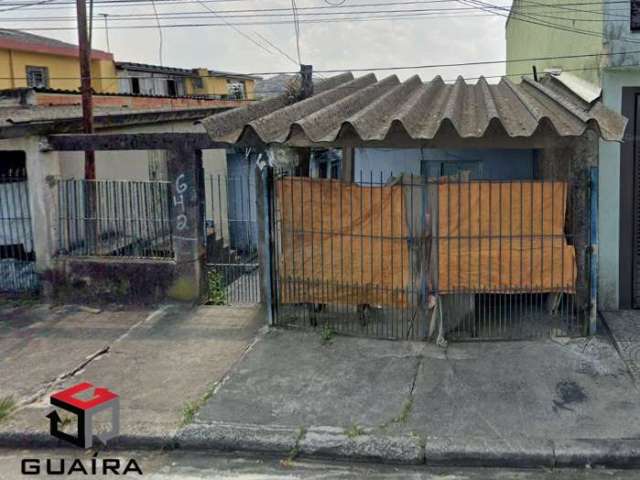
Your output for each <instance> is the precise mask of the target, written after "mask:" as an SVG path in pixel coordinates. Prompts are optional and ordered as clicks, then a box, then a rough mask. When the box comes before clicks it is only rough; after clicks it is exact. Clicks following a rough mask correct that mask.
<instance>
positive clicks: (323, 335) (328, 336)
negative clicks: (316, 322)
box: [320, 323, 336, 345]
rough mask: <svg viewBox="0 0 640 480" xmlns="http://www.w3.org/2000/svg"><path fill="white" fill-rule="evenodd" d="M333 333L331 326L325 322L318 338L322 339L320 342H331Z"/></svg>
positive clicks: (326, 343) (325, 343)
mask: <svg viewBox="0 0 640 480" xmlns="http://www.w3.org/2000/svg"><path fill="white" fill-rule="evenodd" d="M335 334H336V332H334V330H333V328H331V327H330V326H329V325H327V324H326V323H325V324H324V326H323V327H322V330H321V331H320V340H321V341H322V344H323V345H329V344H331V342H333V337H334V336H335Z"/></svg>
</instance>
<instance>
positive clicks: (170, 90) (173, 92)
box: [167, 80, 178, 97]
mask: <svg viewBox="0 0 640 480" xmlns="http://www.w3.org/2000/svg"><path fill="white" fill-rule="evenodd" d="M167 94H168V95H169V96H170V97H176V96H178V90H177V89H176V81H175V80H167Z"/></svg>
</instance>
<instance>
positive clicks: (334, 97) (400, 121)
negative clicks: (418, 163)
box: [203, 74, 626, 144]
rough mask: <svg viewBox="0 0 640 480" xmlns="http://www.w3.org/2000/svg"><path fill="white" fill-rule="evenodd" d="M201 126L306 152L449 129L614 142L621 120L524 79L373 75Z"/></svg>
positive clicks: (218, 135)
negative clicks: (588, 134) (590, 134)
mask: <svg viewBox="0 0 640 480" xmlns="http://www.w3.org/2000/svg"><path fill="white" fill-rule="evenodd" d="M203 123H204V125H205V128H206V129H207V131H208V132H209V135H210V136H211V137H212V139H213V140H215V141H221V142H228V143H237V142H238V141H240V140H242V139H245V138H255V137H257V138H258V139H259V140H261V141H262V142H264V143H287V141H289V140H290V139H291V137H292V135H293V134H294V133H295V136H296V140H297V141H300V140H303V141H304V142H308V143H309V144H312V143H332V142H336V141H338V140H340V139H341V138H344V137H343V135H345V134H348V135H349V136H350V138H352V135H353V134H354V133H355V135H357V136H358V137H359V138H360V139H361V140H362V141H365V142H366V141H381V140H385V139H386V138H387V135H388V134H389V133H390V132H396V133H398V132H400V133H404V134H405V135H407V136H408V137H409V138H410V139H411V140H431V139H433V138H434V137H436V136H437V135H438V133H439V131H441V129H443V128H445V129H449V128H450V127H452V128H453V129H454V130H455V131H456V132H457V134H458V135H459V136H460V137H462V138H482V137H483V136H485V133H486V132H488V130H490V131H491V132H493V133H495V132H498V133H501V132H500V130H502V131H503V132H502V133H504V134H506V135H507V136H509V137H511V138H515V137H521V138H526V137H531V136H533V135H534V134H536V133H538V132H540V131H545V132H547V131H550V132H551V133H552V134H553V133H555V134H557V135H559V136H562V137H566V136H579V135H582V134H583V133H584V131H585V129H587V128H595V129H596V131H598V132H599V133H600V135H601V136H602V138H604V139H606V140H614V141H620V140H621V139H622V135H623V132H624V128H625V125H626V120H625V119H624V117H622V116H620V115H618V114H616V113H614V112H612V111H610V110H608V109H606V108H605V107H603V106H602V104H601V103H599V102H597V103H595V104H594V105H588V104H585V102H583V101H582V100H581V99H580V98H579V97H578V96H576V95H572V94H567V93H565V92H562V91H560V90H557V89H553V88H550V87H549V86H545V85H542V84H540V83H536V82H534V81H532V80H530V79H527V78H523V79H522V83H519V84H516V83H514V82H512V81H511V80H509V79H507V78H503V79H502V80H501V81H500V83H498V84H492V85H490V84H488V83H487V81H486V80H485V79H484V78H481V79H480V80H479V81H478V82H477V83H476V84H467V83H466V82H465V81H464V80H463V79H462V78H459V79H458V80H457V81H456V82H455V83H453V84H446V83H445V82H444V81H443V80H442V78H440V77H435V78H434V79H433V80H432V81H430V82H423V81H422V80H421V79H420V77H418V76H413V77H411V78H409V79H408V80H406V81H404V82H401V81H400V80H399V79H398V77H397V76H395V75H392V76H390V77H386V78H384V79H382V80H378V79H377V78H376V77H375V75H373V74H369V75H365V76H363V77H359V78H354V77H353V75H352V74H343V75H340V76H337V77H333V78H331V79H328V80H326V81H325V82H322V83H320V84H319V85H318V86H316V89H315V95H314V96H313V97H311V98H308V99H305V100H303V101H300V102H297V103H293V104H288V100H287V99H286V98H284V97H277V98H274V99H270V100H265V101H263V102H257V103H255V104H252V105H249V106H247V107H243V108H238V109H235V110H232V111H229V112H225V113H222V114H220V115H215V116H214V117H209V118H207V119H205V120H204V121H203ZM549 129H550V130H549Z"/></svg>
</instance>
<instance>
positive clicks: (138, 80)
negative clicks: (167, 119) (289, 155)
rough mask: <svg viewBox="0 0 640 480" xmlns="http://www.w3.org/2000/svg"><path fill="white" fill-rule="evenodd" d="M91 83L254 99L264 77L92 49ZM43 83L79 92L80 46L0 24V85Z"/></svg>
mask: <svg viewBox="0 0 640 480" xmlns="http://www.w3.org/2000/svg"><path fill="white" fill-rule="evenodd" d="M91 70H92V75H93V78H92V86H93V89H94V90H95V91H96V92H97V93H124V94H133V95H153V96H163V97H172V98H179V97H192V96H196V97H204V98H213V99H231V100H253V99H254V98H255V82H256V80H259V77H255V76H251V75H242V74H238V73H230V72H222V71H217V70H210V69H207V68H193V69H184V68H174V67H164V66H158V65H147V64H141V63H133V62H116V61H115V60H114V56H113V54H111V53H108V52H103V51H101V50H93V51H92V53H91ZM28 87H31V88H40V89H54V90H73V91H77V90H78V89H79V87H80V64H79V62H78V47H77V45H73V44H70V43H66V42H61V41H59V40H55V39H52V38H47V37H43V36H39V35H33V34H31V33H27V32H22V31H19V30H11V29H0V90H4V89H15V88H28Z"/></svg>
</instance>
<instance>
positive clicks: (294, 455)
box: [280, 427, 307, 467]
mask: <svg viewBox="0 0 640 480" xmlns="http://www.w3.org/2000/svg"><path fill="white" fill-rule="evenodd" d="M306 433H307V429H306V428H304V427H300V428H298V436H297V437H296V443H295V445H294V446H293V448H292V449H291V450H290V451H289V455H287V458H285V459H283V460H280V464H281V465H282V466H283V467H290V466H291V464H292V463H293V461H294V460H295V459H296V458H297V456H298V455H300V442H302V439H303V438H304V436H305V434H306Z"/></svg>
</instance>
